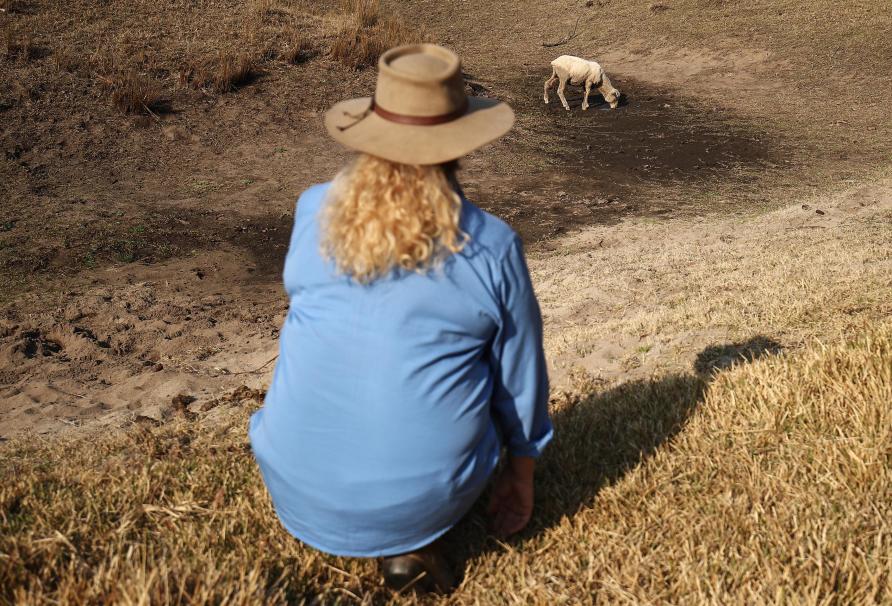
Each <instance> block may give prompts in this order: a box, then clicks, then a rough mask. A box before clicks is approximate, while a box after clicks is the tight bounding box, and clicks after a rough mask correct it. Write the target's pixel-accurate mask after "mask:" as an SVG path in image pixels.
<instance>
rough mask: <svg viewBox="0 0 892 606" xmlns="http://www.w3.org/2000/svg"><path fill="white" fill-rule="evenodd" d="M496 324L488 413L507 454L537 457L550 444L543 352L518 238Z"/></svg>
mask: <svg viewBox="0 0 892 606" xmlns="http://www.w3.org/2000/svg"><path fill="white" fill-rule="evenodd" d="M500 271H501V279H502V282H501V287H500V288H499V289H498V292H499V298H500V305H501V325H500V327H499V329H498V331H497V332H496V334H495V336H494V337H493V341H492V345H491V350H490V362H491V364H492V370H493V374H494V378H495V386H494V390H493V396H492V411H493V417H494V418H495V421H496V424H497V425H498V426H499V429H500V430H501V433H502V436H503V439H504V441H505V445H506V446H507V448H508V452H509V453H510V454H512V455H516V456H527V457H538V456H539V455H540V454H542V450H543V449H544V448H545V445H546V444H548V442H550V441H551V438H552V434H553V429H552V426H551V420H550V419H549V417H548V373H547V370H546V366H545V352H544V351H543V349H542V315H541V313H540V311H539V302H538V301H537V300H536V295H535V293H534V292H533V286H532V283H531V282H530V273H529V270H528V269H527V264H526V260H525V259H524V255H523V247H522V245H521V243H520V240H519V238H517V236H515V237H514V241H513V242H512V244H511V246H510V247H509V249H508V251H507V252H506V254H505V256H504V257H503V259H502V262H501V268H500Z"/></svg>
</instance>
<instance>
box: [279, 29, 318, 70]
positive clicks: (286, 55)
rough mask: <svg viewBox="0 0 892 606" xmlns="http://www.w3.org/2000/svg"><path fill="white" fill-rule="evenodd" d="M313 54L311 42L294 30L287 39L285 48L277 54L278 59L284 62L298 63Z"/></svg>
mask: <svg viewBox="0 0 892 606" xmlns="http://www.w3.org/2000/svg"><path fill="white" fill-rule="evenodd" d="M312 56H313V43H312V41H311V40H310V39H309V38H307V37H306V36H305V35H304V34H303V33H302V32H300V31H294V32H292V34H291V37H290V39H289V40H288V43H287V45H286V46H285V50H284V51H282V53H281V54H280V55H279V59H281V60H282V61H284V62H285V63H291V64H295V65H296V64H298V63H303V62H304V61H307V60H308V59H310V58H311V57H312Z"/></svg>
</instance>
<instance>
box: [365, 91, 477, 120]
mask: <svg viewBox="0 0 892 606" xmlns="http://www.w3.org/2000/svg"><path fill="white" fill-rule="evenodd" d="M371 109H372V110H373V111H374V112H375V113H376V114H378V115H379V116H381V117H382V118H384V119H385V120H387V121H388V122H396V123H397V124H410V125H412V126H435V125H437V124H446V123H447V122H452V121H453V120H458V119H459V118H461V117H462V116H464V115H465V112H467V111H468V98H467V97H465V98H464V100H463V102H462V105H461V107H459V108H458V109H457V110H455V111H453V112H449V113H448V114H440V115H439V116H409V115H407V114H397V113H394V112H391V111H387V110H386V109H384V108H383V107H381V106H380V105H378V104H377V103H375V99H374V98H373V99H372V106H371Z"/></svg>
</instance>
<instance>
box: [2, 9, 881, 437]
mask: <svg viewBox="0 0 892 606" xmlns="http://www.w3.org/2000/svg"><path fill="white" fill-rule="evenodd" d="M652 5H653V3H649V2H637V1H636V2H630V3H622V4H621V5H620V3H618V2H612V1H611V0H598V1H597V2H591V3H589V2H584V1H579V2H576V1H562V2H557V3H549V4H548V5H547V6H546V5H545V4H544V3H529V2H509V1H507V0H500V1H495V2H490V1H486V2H484V1H483V0H469V1H467V2H463V3H460V4H456V3H441V2H431V1H429V0H413V1H412V2H407V3H400V4H397V3H390V4H388V5H387V7H386V8H387V9H388V10H389V11H391V12H392V13H399V14H400V15H402V17H403V18H404V19H405V20H406V21H407V22H408V23H409V24H417V25H423V26H424V28H425V30H426V31H427V32H428V33H429V36H430V37H431V38H432V39H435V40H438V41H440V42H443V43H445V44H448V45H450V46H452V47H454V48H456V49H457V50H458V51H459V52H460V53H461V54H462V56H463V57H464V58H465V68H466V73H467V76H468V80H469V90H471V91H472V92H473V93H474V94H484V95H489V96H493V97H497V98H501V99H504V100H506V101H508V102H509V103H511V104H512V105H513V106H514V107H515V110H516V111H517V114H518V122H517V126H516V128H515V129H514V131H513V132H512V133H511V134H510V135H509V136H507V137H505V138H504V139H503V140H501V141H499V142H498V143H496V144H494V145H492V146H490V147H489V148H487V149H485V150H482V151H481V152H479V153H477V154H474V155H473V156H471V157H469V158H468V159H467V160H466V161H465V162H464V180H465V182H466V184H467V191H468V193H469V195H470V196H471V197H472V199H475V200H476V201H478V202H479V203H480V204H481V206H483V207H484V208H486V209H488V210H491V211H493V212H495V213H496V214H498V215H500V216H502V217H503V218H505V219H506V220H508V221H509V222H510V223H511V224H512V225H513V226H515V228H516V229H517V230H518V231H519V232H520V233H521V234H522V235H523V237H524V239H525V241H526V242H527V245H528V248H529V249H530V251H531V253H530V254H531V257H532V259H533V260H534V264H535V263H539V262H540V261H541V262H543V263H544V262H545V261H544V260H547V259H550V258H553V255H555V254H556V253H560V251H561V248H562V247H563V246H565V239H564V238H563V235H564V234H565V233H566V234H569V237H570V238H573V237H577V236H578V234H579V233H584V232H580V231H579V230H584V229H586V228H587V227H590V226H597V228H598V229H608V228H609V229H611V230H613V231H611V232H610V233H611V234H613V235H615V237H617V238H622V237H623V234H626V233H635V229H637V227H636V226H640V225H643V224H646V223H647V222H651V221H675V222H677V221H682V222H684V221H704V220H706V221H716V222H719V221H724V220H728V219H729V218H734V219H738V218H742V217H749V216H752V215H755V214H758V213H762V212H765V211H768V210H771V209H776V208H779V207H784V206H786V205H788V204H789V203H790V202H791V201H794V200H799V199H805V198H808V197H810V196H811V197H813V196H816V195H820V194H823V193H826V192H833V191H838V190H840V189H842V187H843V186H849V185H850V184H851V183H854V182H868V183H869V182H870V181H871V180H872V179H874V176H873V175H874V174H875V173H876V171H877V170H879V169H881V168H882V167H883V166H884V165H888V160H889V148H888V143H887V142H888V140H889V135H890V131H892V121H890V107H892V104H890V103H889V98H890V96H892V86H890V82H892V75H890V74H889V71H888V65H889V64H890V63H892V52H890V48H892V45H889V43H888V41H887V40H886V41H885V42H883V41H882V40H880V38H883V37H882V36H870V35H866V34H865V31H868V32H869V31H874V32H878V31H889V26H890V25H892V17H890V15H889V14H888V11H887V10H883V7H882V3H879V2H860V3H852V5H851V6H849V7H847V8H845V9H844V10H843V9H839V8H838V7H837V6H836V5H835V4H831V3H829V2H824V1H823V0H822V1H819V2H813V3H809V4H808V7H806V8H803V6H802V3H801V2H800V3H796V2H793V0H785V1H783V2H765V1H763V2H753V3H749V4H748V5H747V6H745V7H741V6H732V5H731V3H723V2H718V1H715V2H706V1H703V2H696V1H695V0H678V1H676V2H670V3H666V6H668V8H667V9H666V10H657V9H654V8H652ZM60 7H61V5H59V4H57V3H51V2H49V1H48V0H40V1H39V0H17V1H15V2H7V3H5V9H6V10H4V11H3V12H2V13H0V27H2V28H3V32H4V36H5V38H6V54H5V55H4V56H0V119H2V121H3V126H2V134H0V147H2V151H3V154H4V155H3V158H2V159H0V200H2V207H0V271H2V280H3V284H2V288H0V305H2V308H0V436H3V437H9V436H11V435H14V434H17V433H19V432H22V431H26V430H33V431H36V432H39V433H50V432H56V431H60V430H68V429H69V428H70V427H71V426H81V425H92V424H94V423H102V424H104V425H108V426H119V425H121V424H122V423H126V422H129V421H132V420H133V419H134V418H136V417H138V416H139V415H146V416H149V417H152V418H155V419H159V418H163V417H164V416H165V415H167V414H169V411H170V410H171V409H172V404H171V402H172V399H173V397H174V396H176V395H178V394H186V395H188V396H190V397H194V398H197V400H196V403H195V404H193V406H197V407H201V406H203V404H202V403H203V402H206V403H208V404H207V405H208V406H210V405H211V403H212V402H213V401H214V399H215V398H219V397H220V395H221V394H223V393H226V392H228V391H231V390H233V389H235V388H237V387H239V386H241V385H247V386H248V387H251V388H262V387H263V386H264V384H265V381H266V380H267V377H268V374H269V371H270V370H271V368H272V366H271V365H270V364H268V363H269V361H270V360H271V359H272V358H273V357H274V355H275V348H276V336H277V330H278V327H279V324H280V322H281V318H282V315H283V312H284V309H285V299H284V296H283V295H282V292H281V287H280V285H279V282H278V274H279V271H280V267H281V262H282V258H283V256H284V253H285V246H286V244H287V239H288V235H289V229H290V221H291V217H292V214H293V204H294V200H295V199H296V197H297V194H298V193H299V192H300V191H301V190H302V189H304V188H305V187H306V186H308V185H309V184H311V183H313V182H319V181H323V180H327V179H328V178H330V177H331V176H332V175H333V173H334V172H335V171H336V170H337V168H338V166H340V165H341V164H342V163H343V162H344V161H345V160H346V159H347V158H348V154H347V153H346V151H345V150H343V149H340V148H338V147H337V146H336V145H335V144H333V143H332V142H330V141H329V140H328V139H327V138H326V137H325V136H324V133H323V129H322V126H321V114H322V112H323V111H324V110H325V109H326V108H327V107H329V106H330V105H332V104H333V103H334V102H335V101H337V100H339V99H341V98H345V97H349V96H356V95H360V94H367V93H368V92H369V91H370V90H371V89H372V86H373V82H374V74H373V72H372V71H369V70H366V71H353V70H349V69H347V68H345V67H344V66H342V65H341V64H339V63H337V62H336V61H334V60H332V59H331V58H330V57H329V56H328V54H327V52H328V48H330V44H331V38H332V31H333V28H336V24H337V23H338V19H340V17H339V15H338V11H339V5H338V4H337V3H335V2H325V3H309V2H297V1H293V2H292V1H285V0H283V1H280V2H266V3H263V2H247V3H246V2H236V1H234V0H231V1H217V2H210V3H206V4H203V5H202V6H201V7H197V6H193V5H192V3H184V2H178V1H174V0H171V1H169V2H162V3H150V2H130V3H128V2H110V3H106V4H103V5H102V6H101V7H100V6H98V5H97V6H93V5H92V4H89V3H78V2H75V3H70V4H69V5H66V6H65V7H61V8H60ZM769 8H770V10H769ZM834 11H836V12H834ZM839 11H843V12H841V13H840V12H839ZM845 11H848V12H845ZM832 14H835V15H837V16H839V15H841V16H842V17H844V18H837V19H829V18H828V15H832ZM692 15H696V16H698V17H700V18H691V16H692ZM243 21H245V22H248V23H249V25H250V24H253V25H250V27H248V26H244V25H243V23H242V22H243ZM255 21H256V23H255ZM145 23H150V24H151V27H150V28H147V27H146V26H145ZM333 24H334V25H333ZM574 24H576V25H575V26H574ZM574 27H575V32H576V35H575V36H574V37H573V38H572V39H571V40H570V41H569V42H567V43H566V44H564V45H561V46H559V47H554V48H546V47H543V44H542V43H543V42H549V41H556V40H559V39H560V38H562V37H563V36H565V35H567V34H568V33H570V32H572V31H574ZM252 28H253V29H252ZM288 28H291V30H294V31H299V32H301V33H302V34H303V35H305V36H306V37H307V39H309V40H311V42H312V45H313V48H314V56H313V57H312V58H310V59H309V60H308V61H306V62H304V63H302V64H299V65H288V64H285V63H282V62H281V61H276V60H274V59H269V60H264V61H263V62H262V64H261V69H260V70H259V73H258V74H257V76H256V77H255V78H253V79H252V80H251V81H250V82H249V83H247V84H246V85H245V86H242V87H240V88H239V89H238V90H236V91H234V92H231V93H227V94H214V93H208V92H205V91H200V90H193V89H191V88H189V87H187V86H183V85H181V84H179V83H178V79H177V74H176V71H177V68H176V66H177V65H179V64H181V63H182V62H183V61H187V60H188V59H190V57H191V56H192V55H193V54H195V55H200V54H208V53H212V52H216V51H217V50H219V49H220V48H224V47H227V45H228V46H229V47H231V46H233V45H235V46H239V45H241V46H243V47H246V48H251V49H255V50H256V52H258V53H261V52H265V51H263V50H262V48H261V47H264V45H265V44H267V42H269V41H270V40H272V41H273V42H275V44H279V43H280V42H281V40H282V36H283V35H284V34H283V32H285V31H286V30H287V31H290V30H288ZM148 30H151V31H148ZM26 34H27V35H28V36H30V45H29V46H28V47H27V48H26V49H25V50H24V51H23V50H22V48H23V47H22V42H21V41H22V40H24V39H25V38H24V37H26ZM269 44H272V42H269ZM257 49H260V50H257ZM564 53H567V54H580V55H585V56H589V57H593V58H597V59H598V60H600V61H601V62H602V64H604V65H605V67H606V69H607V70H608V72H609V73H610V74H611V75H612V76H613V78H614V82H615V84H617V86H618V87H619V88H620V89H621V90H623V91H624V93H625V94H626V103H625V104H624V106H623V107H621V108H620V109H619V110H617V111H615V112H609V111H599V109H600V108H599V107H598V106H594V107H593V108H592V109H591V110H590V111H588V112H585V113H583V112H581V111H580V110H579V108H578V105H579V102H580V97H581V95H580V93H579V91H575V92H574V94H573V95H571V96H570V102H571V105H572V106H573V111H571V112H566V111H564V110H563V109H562V108H561V106H560V105H559V103H558V102H557V100H554V101H553V102H552V104H550V105H547V106H546V105H544V104H543V103H542V100H541V95H542V83H543V81H544V80H545V78H546V77H547V76H548V74H549V68H548V62H549V61H550V60H551V59H552V58H553V57H554V56H557V55H559V54H564ZM70 56H74V57H75V58H76V60H75V61H74V63H75V65H74V67H72V68H70V69H69V68H66V67H65V66H66V65H68V61H69V60H68V59H66V57H70ZM118 63H120V65H124V66H126V65H136V66H137V67H138V68H139V69H140V70H141V73H146V74H149V75H150V76H151V77H153V78H155V79H156V80H157V81H158V82H161V83H162V84H163V88H164V92H165V96H166V101H167V105H166V106H165V107H166V111H164V112H158V113H156V114H153V115H144V116H129V115H125V114H122V113H120V112H119V111H118V110H117V109H115V108H114V107H112V105H111V103H110V101H109V94H108V92H107V91H106V90H105V89H104V88H103V86H102V78H103V77H104V76H103V74H105V73H107V72H108V70H111V71H114V69H118V67H120V66H118V67H114V65H117V64H118ZM113 64H114V65H113ZM108 65H113V67H108ZM883 66H885V69H884V68H883ZM704 218H705V219H704ZM675 224H677V223H673V225H675ZM716 225H718V223H716ZM692 237H694V236H692ZM571 241H572V240H571ZM640 246H642V247H644V246H647V243H646V242H642V243H641V244H640ZM537 286H538V284H537ZM552 311H553V310H551V309H549V308H547V307H546V309H545V312H546V316H548V315H549V314H550V313H551V312H552ZM554 330H557V328H555V329H554ZM551 334H552V336H554V335H555V334H556V333H551ZM709 338H713V339H718V338H719V336H718V335H712V336H710V335H708V334H705V333H704V336H703V338H702V339H701V341H703V340H704V339H706V340H708V339H709ZM698 344H701V343H700V342H699V341H698ZM610 345H611V347H613V346H615V347H619V348H620V349H622V350H623V351H625V352H626V353H628V348H634V347H638V346H639V345H637V344H634V343H628V344H626V343H621V342H617V343H615V344H610ZM620 353H622V352H620ZM584 355H587V354H584ZM584 355H583V356H582V357H584ZM618 357H620V358H621V357H622V355H619V354H618ZM563 362H566V363H571V362H572V361H567V360H564V361H563ZM645 368H647V367H646V366H645Z"/></svg>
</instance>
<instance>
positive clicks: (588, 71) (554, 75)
mask: <svg viewBox="0 0 892 606" xmlns="http://www.w3.org/2000/svg"><path fill="white" fill-rule="evenodd" d="M567 80H570V83H571V84H582V83H583V82H585V98H584V99H583V100H582V109H583V110H586V109H588V94H589V91H590V90H591V88H592V86H596V87H598V91H599V92H600V93H601V94H602V95H603V96H604V100H605V101H607V103H609V104H610V108H611V109H616V106H617V105H619V97H620V94H621V93H620V92H619V91H618V90H617V89H616V88H614V87H613V84H611V83H610V78H608V77H607V74H605V73H604V70H603V69H601V66H600V65H598V64H597V63H596V62H594V61H587V60H585V59H581V58H579V57H572V56H570V55H561V56H560V57H558V58H557V59H555V60H554V61H552V62H551V78H549V79H548V80H546V81H545V97H544V98H545V102H546V103H548V89H550V88H551V87H552V86H554V84H555V82H558V81H560V84H559V85H558V89H557V94H558V97H560V98H561V103H563V104H564V109H566V110H567V111H570V105H569V104H568V103H567V98H566V97H564V89H565V88H566V87H567Z"/></svg>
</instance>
